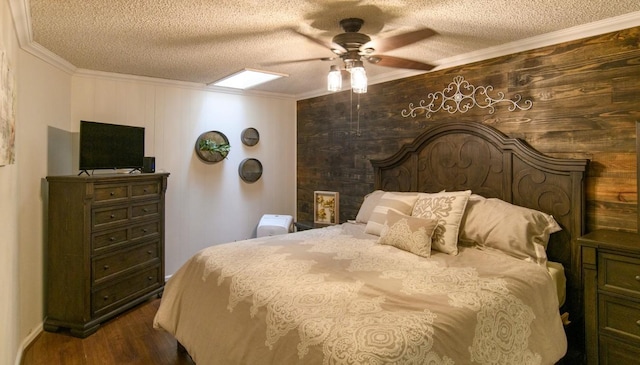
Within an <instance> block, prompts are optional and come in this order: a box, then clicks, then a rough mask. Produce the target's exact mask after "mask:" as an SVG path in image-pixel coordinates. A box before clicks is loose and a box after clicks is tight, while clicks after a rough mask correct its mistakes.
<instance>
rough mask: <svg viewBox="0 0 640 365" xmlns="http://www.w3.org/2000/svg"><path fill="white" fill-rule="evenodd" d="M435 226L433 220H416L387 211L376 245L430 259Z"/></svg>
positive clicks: (436, 224)
mask: <svg viewBox="0 0 640 365" xmlns="http://www.w3.org/2000/svg"><path fill="white" fill-rule="evenodd" d="M437 226H438V221H436V220H435V219H423V218H416V217H412V216H409V215H405V214H400V213H396V212H395V211H393V210H389V212H388V213H387V220H386V221H385V223H384V226H383V227H382V231H381V232H380V238H379V239H378V243H380V244H382V245H390V246H394V247H396V248H399V249H401V250H404V251H408V252H411V253H413V254H416V255H418V256H422V257H430V256H431V236H433V232H434V231H435V229H436V227H437Z"/></svg>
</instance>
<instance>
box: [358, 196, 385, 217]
mask: <svg viewBox="0 0 640 365" xmlns="http://www.w3.org/2000/svg"><path fill="white" fill-rule="evenodd" d="M383 194H384V191H382V190H376V191H372V192H370V193H369V194H367V195H365V196H364V201H363V202H362V205H361V206H360V210H359V211H358V215H356V223H367V222H369V218H370V217H371V213H373V209H374V208H375V207H376V206H377V205H378V203H379V202H380V198H382V195H383Z"/></svg>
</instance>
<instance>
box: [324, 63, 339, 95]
mask: <svg viewBox="0 0 640 365" xmlns="http://www.w3.org/2000/svg"><path fill="white" fill-rule="evenodd" d="M327 90H328V91H332V92H335V91H340V90H342V73H341V72H340V69H339V68H338V66H336V65H332V66H331V68H330V69H329V74H328V75H327Z"/></svg>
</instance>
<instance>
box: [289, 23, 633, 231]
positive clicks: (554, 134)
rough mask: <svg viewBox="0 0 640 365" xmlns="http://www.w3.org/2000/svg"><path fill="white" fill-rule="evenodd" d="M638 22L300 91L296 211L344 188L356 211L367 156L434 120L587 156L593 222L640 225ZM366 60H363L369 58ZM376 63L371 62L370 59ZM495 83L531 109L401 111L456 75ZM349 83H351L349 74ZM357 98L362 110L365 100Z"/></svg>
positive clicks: (367, 173)
mask: <svg viewBox="0 0 640 365" xmlns="http://www.w3.org/2000/svg"><path fill="white" fill-rule="evenodd" d="M639 42H640V27H635V28H631V29H626V30H622V31H618V32H612V33H608V34H604V35H599V36H595V37H591V38H586V39H582V40H577V41H572V42H567V43H562V44H558V45H554V46H549V47H544V48H539V49H535V50H531V51H526V52H521V53H517V54H512V55H507V56H503V57H499V58H494V59H490V60H485V61H481V62H477V63H472V64H467V65H463V66H459V67H454V68H450V69H445V70H439V71H434V72H430V73H426V74H423V75H418V76H414V77H410V78H406V79H401V80H395V81H390V82H386V83H382V84H376V85H370V86H369V90H368V92H367V93H366V94H361V95H360V96H358V94H351V92H350V91H343V92H339V93H334V94H330V95H326V96H321V97H316V98H311V99H306V100H301V101H298V105H297V123H298V134H297V138H298V141H297V153H298V157H297V175H298V177H297V179H298V180H297V194H298V198H297V215H298V220H299V221H305V220H306V221H312V220H313V192H314V191H315V190H328V191H338V192H339V193H340V222H344V221H346V220H347V219H354V218H355V216H356V214H357V212H358V209H359V207H360V204H361V202H362V199H363V197H364V195H365V194H367V193H369V192H370V191H371V190H372V189H373V169H372V167H371V164H370V163H369V160H370V159H382V158H386V157H388V156H390V155H392V154H393V153H395V152H396V151H397V150H398V149H400V147H401V146H402V145H403V144H405V143H409V142H410V141H412V140H413V139H414V138H415V137H416V136H418V135H419V134H421V133H422V132H423V131H424V130H425V128H428V127H429V126H430V125H433V124H436V123H446V122H450V121H465V122H469V123H478V122H481V123H484V124H490V125H492V126H494V127H496V128H497V129H499V130H501V131H502V132H503V133H505V134H506V135H508V136H510V137H516V138H521V139H524V140H525V141H526V142H528V143H529V144H530V145H531V146H533V147H534V148H536V149H538V150H539V151H541V152H543V153H545V154H548V155H551V156H555V157H568V158H587V159H589V160H591V163H590V165H589V167H588V171H587V179H586V191H587V196H586V199H587V222H586V229H587V231H591V230H594V229H598V228H612V229H619V230H624V231H632V232H636V231H637V230H638V225H637V216H638V212H637V202H638V193H637V192H638V190H637V172H638V169H637V165H638V162H637V158H636V123H637V122H640V47H639ZM365 67H366V65H365ZM369 67H372V66H369ZM458 75H460V76H463V77H464V78H465V80H467V81H468V82H469V83H470V84H471V85H475V86H486V85H492V86H493V88H494V89H493V91H490V92H489V95H490V96H492V97H493V98H497V94H498V92H504V93H505V98H506V99H512V98H514V97H515V95H516V94H521V95H522V97H523V99H531V100H532V101H533V107H532V108H531V109H529V110H527V111H520V110H518V111H513V112H511V111H508V105H507V104H504V103H502V104H496V108H495V112H494V113H493V114H490V112H489V110H487V109H480V108H477V107H476V108H473V109H471V110H469V111H468V112H466V113H459V112H458V113H455V114H450V113H448V112H446V111H440V112H437V113H434V114H433V115H432V116H431V117H430V118H426V117H425V115H424V114H418V115H417V116H416V117H407V118H405V117H403V116H402V115H401V111H402V110H403V109H407V108H408V106H409V103H413V104H418V103H419V102H420V100H422V99H428V98H427V95H428V94H429V93H430V92H436V91H442V90H443V89H444V88H445V87H446V86H447V85H448V84H449V83H451V82H452V81H453V78H454V77H455V76H458ZM347 85H348V83H347ZM358 106H359V110H358Z"/></svg>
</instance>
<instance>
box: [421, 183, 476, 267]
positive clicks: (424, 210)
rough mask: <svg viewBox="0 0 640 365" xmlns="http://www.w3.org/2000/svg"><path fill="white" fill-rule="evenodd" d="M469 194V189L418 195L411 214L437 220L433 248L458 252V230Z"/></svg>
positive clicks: (446, 251) (450, 252)
mask: <svg viewBox="0 0 640 365" xmlns="http://www.w3.org/2000/svg"><path fill="white" fill-rule="evenodd" d="M470 195H471V190H465V191H449V192H447V191H444V192H440V193H435V194H420V195H419V196H418V201H417V202H416V204H415V206H414V207H413V212H412V213H411V215H412V216H414V217H418V218H428V219H436V220H437V221H438V227H437V228H436V231H435V233H434V234H433V239H432V243H431V245H432V247H433V249H434V250H438V251H440V252H444V253H447V254H450V255H457V254H458V230H459V228H460V221H462V215H463V214H464V209H465V207H466V206H467V201H468V200H469V196H470Z"/></svg>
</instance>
